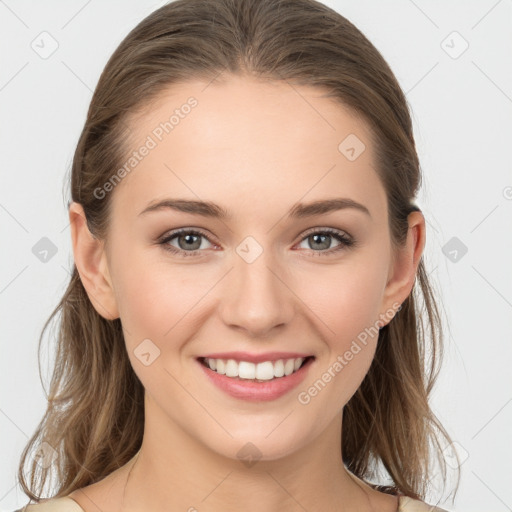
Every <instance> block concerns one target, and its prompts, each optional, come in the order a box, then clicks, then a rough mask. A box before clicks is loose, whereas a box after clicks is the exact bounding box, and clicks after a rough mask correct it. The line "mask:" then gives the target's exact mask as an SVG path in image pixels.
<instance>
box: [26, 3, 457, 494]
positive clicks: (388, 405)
mask: <svg viewBox="0 0 512 512" xmlns="http://www.w3.org/2000/svg"><path fill="white" fill-rule="evenodd" d="M222 72H226V74H227V76H228V77H229V74H238V75H246V76H251V77H256V78H264V79H267V80H268V79H270V80H286V81H288V82H289V83H290V84H295V85H307V86H315V87H318V88H321V89H323V90H324V91H326V96H327V97H330V98H333V99H334V100H335V101H338V102H339V103H340V104H342V105H344V106H346V107H348V108H350V109H352V112H354V113H356V114H358V115H360V116H362V117H363V118H364V119H365V120H366V122H367V123H368V125H369V127H370V129H371V133H372V136H373V139H374V140H373V143H374V147H375V151H376V156H377V168H376V171H377V172H378V175H379V177H380V179H381V180H382V183H383V185H384V187H385V190H386V194H387V201H388V211H389V225H390V232H391V237H392V242H393V244H394V246H395V247H398V246H399V245H401V244H402V243H403V242H404V240H405V239H406V235H407V230H408V222H407V217H408V214H409V213H410V212H412V211H413V210H419V208H418V207H417V206H415V205H414V204H413V200H414V198H415V196H416V193H417V191H418V190H419V187H420V183H421V171H420V165H419V160H418V156H417V153H416V148H415V142H414V138H413V130H412V123H411V118H410V114H409V110H408V105H407V101H406V98H405V96H404V94H403V92H402V90H401V88H400V86H399V84H398V82H397V80H396V78H395V76H394V75H393V73H392V71H391V69H390V68H389V66H388V64H387V63H386V61H385V60H384V58H383V57H382V55H381V54H380V53H379V52H378V50H377V49H376V48H375V47H374V46H373V45H372V44H371V43H370V41H368V39H367V38H366V37H365V36H364V35H363V34H362V33H361V32H360V31H359V30H358V29H357V28H356V27H355V26H354V25H353V24H352V23H350V22H349V21H348V20H347V19H345V18H344V17H343V16H341V15H340V14H338V13H337V12H335V11H334V10H332V9H330V8H328V7H326V6H325V5H323V4H321V3H319V2H317V1H315V0H209V1H204V0H177V1H174V2H172V3H170V4H167V5H165V6H163V7H161V8H160V9H158V10H157V11H155V12H153V13H152V14H150V15H149V16H148V17H147V18H145V19H144V20H142V21H141V22H140V23H139V24H138V25H137V26H136V27H135V28H134V29H133V30H132V31H131V32H130V33H129V34H128V36H127V37H126V38H125V39H124V40H123V41H122V42H121V44H120V45H119V47H118V48H117V49H116V51H115V52H114V53H113V55H112V56H111V58H110V59H109V61H108V63H107V65H106V67H105V69H104V70H103V73H102V74H101V77H100V79H99V82H98V85H97V87H96V90H95V91H94V95H93V97H92V100H91V104H90V107H89V110H88V113H87V119H86V121H85V126H84V128H83V131H82V133H81V136H80V139H79V141H78V145H77V148H76V151H75V154H74V158H73V164H72V169H71V197H72V200H73V201H76V202H78V203H81V204H82V206H83V208H84V212H85V215H86V219H87V224H88V227H89V229H90V231H91V233H92V234H93V235H94V236H95V237H96V238H98V239H106V234H107V228H108V224H109V218H110V217H109V215H110V211H109V208H110V204H111V201H110V196H107V197H106V198H98V197H97V194H95V193H94V191H95V190H96V189H98V188H101V187H102V186H103V185H104V184H105V183H106V181H107V180H108V179H109V178H110V177H111V176H112V174H113V172H114V171H115V170H116V169H118V168H119V166H120V165H122V162H123V161H124V159H125V156H126V155H125V150H126V147H125V146H126V144H125V142H126V140H127V133H128V132H129V119H130V117H129V116H130V114H133V113H134V112H143V111H144V108H146V107H147V106H148V104H149V102H151V101H153V100H154V99H156V98H157V96H158V94H159V93H160V92H162V90H163V89H164V88H168V87H169V86H171V85H172V84H174V83H178V82H186V81H188V80H193V79H201V80H206V81H211V80H215V79H216V78H217V77H218V76H219V74H220V73H222ZM68 206H69V203H68ZM58 313H60V323H59V330H58V337H57V353H56V358H55V366H54V369H53V375H52V379H51V383H50V391H49V394H48V407H47V410H46V413H45V415H44V417H43V418H42V420H41V422H40V424H39V425H38V427H37V430H36V432H35V433H34V435H33V437H32V438H31V439H30V441H29V442H28V444H27V446H26V447H25V449H24V451H23V454H22V456H21V460H20V466H19V470H18V478H19V481H20V483H21V485H22V487H23V489H24V491H25V492H26V494H27V495H28V496H29V497H30V498H31V499H33V500H36V501H39V499H40V498H41V497H42V496H41V492H42V490H43V487H44V485H45V482H46V480H47V478H48V476H51V474H52V467H51V466H48V467H45V466H47V465H43V466H41V464H40V463H38V461H37V460H36V459H35V458H33V459H32V461H31V466H30V484H27V482H26V480H25V477H24V474H23V468H24V466H25V463H26V461H27V459H28V458H29V453H30V451H31V450H32V449H33V448H36V449H38V450H39V449H40V446H41V443H48V445H46V446H47V447H48V446H50V447H51V448H52V449H53V450H55V451H56V453H57V460H56V464H54V466H56V467H55V471H56V474H57V493H56V494H54V496H56V497H60V496H65V495H68V494H69V493H71V492H72V491H74V490H75V489H79V488H82V487H85V486H87V485H89V484H92V483H94V482H97V481H99V480H101V479H103V478H104V477H106V476H107V475H108V474H110V473H111V472H112V471H114V470H115V469H117V468H119V467H121V466H122V465H124V464H125V463H127V462H128V461H129V460H130V459H131V458H132V457H133V456H134V455H135V453H136V452H137V451H138V450H139V448H140V446H141V443H142V436H143V430H144V400H143V398H144V389H143V386H142V384H141V382H140V381H139V380H138V378H137V376H136V375H135V373H134V371H133V370H132V367H131V365H130V361H129V359H128V355H127V353H126V348H125V343H124V337H123V332H122V327H121V323H120V320H119V319H115V320H107V319H105V318H103V317H102V316H101V315H99V314H98V313H97V311H96V310H95V309H94V307H93V306H92V304H91V302H90V300H89V298H88V295H87V293H86V291H85V289H84V287H83V285H82V282H81V280H80V276H79V274H78V271H77V268H76V266H73V271H72V275H71V279H70V282H69V285H68V287H67V289H66V291H65V293H64V296H63V297H62V299H61V301H60V302H59V304H58V305H57V306H56V308H55V309H54V311H53V312H52V314H51V316H50V318H49V319H48V320H47V322H46V323H45V325H44V327H43V330H42V333H41V338H40V340H39V350H40V348H41V339H42V337H43V334H44V332H45V330H46V329H47V327H48V325H49V323H50V321H51V320H52V319H53V318H54V317H56V316H57V314H58ZM425 320H426V321H425ZM427 331H428V332H427ZM442 339H443V336H442V322H441V318H440V314H439V309H438V306H437V304H436V299H435V295H434V292H433V287H432V285H431V283H430V281H429V278H428V276H427V272H426V269H425V265H424V261H423V257H422V259H421V261H420V263H419V267H418V271H417V275H416V279H415V283H414V287H413V290H412V292H411V294H410V295H409V297H408V298H407V299H406V300H405V302H404V303H403V305H402V308H401V309H400V310H399V311H398V313H397V314H396V315H395V317H394V318H393V319H392V321H391V322H390V323H389V324H388V325H386V326H385V327H383V328H382V329H381V330H380V336H379V343H378V346H377V351H376V354H375V357H374V360H373V362H372V365H371V367H370V369H369V371H368V373H367V375H366V377H365V379H364V380H363V382H362V384H361V386H360V387H359V389H358V390H357V392H356V393H355V394H354V395H353V397H352V398H351V399H350V401H349V402H348V403H347V404H346V406H345V408H344V416H343V427H342V430H343V432H342V442H343V445H342V453H343V462H344V463H345V464H346V466H347V468H348V469H349V470H350V471H351V472H353V473H354V474H355V475H356V476H358V477H359V478H363V479H365V478H369V477H370V476H372V474H374V472H375V469H376V465H377V464H382V465H383V467H384V468H385V470H386V471H387V473H388V475H389V477H390V479H391V481H392V483H393V485H389V486H384V485H377V484H374V487H376V488H377V489H379V490H381V491H383V492H390V493H394V494H398V493H401V494H405V495H407V496H409V497H412V498H415V499H425V495H426V493H427V492H428V491H429V489H428V484H429V479H431V478H432V476H433V469H432V468H431V466H430V461H431V451H430V449H431V448H433V449H434V456H435V457H437V458H438V459H439V462H440V463H441V468H442V474H443V480H444V477H445V475H446V465H445V461H444V458H443V456H442V453H441V444H440V438H441V437H442V438H444V440H445V441H446V442H447V444H449V443H451V439H450V437H449V435H448V433H447V432H446V431H445V430H444V428H443V426H442V425H441V424H440V422H439V421H438V419H437V418H436V416H435V415H434V413H433V411H432V410H431V408H430V406H429V396H430V393H431V391H432V388H433V386H434V383H435V381H436V379H437V375H438V372H439V364H440V357H441V356H442ZM427 356H430V360H429V361H428V362H427ZM431 445H432V446H431ZM47 453H48V452H47ZM459 479H460V470H459ZM36 485H37V486H38V487H37V489H36ZM457 487H458V484H457Z"/></svg>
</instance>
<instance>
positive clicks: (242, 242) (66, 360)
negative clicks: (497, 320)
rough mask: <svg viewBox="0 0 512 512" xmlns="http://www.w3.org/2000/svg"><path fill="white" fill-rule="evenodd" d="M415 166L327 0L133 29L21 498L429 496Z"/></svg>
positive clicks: (432, 346)
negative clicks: (48, 489)
mask: <svg viewBox="0 0 512 512" xmlns="http://www.w3.org/2000/svg"><path fill="white" fill-rule="evenodd" d="M420 179H421V175H420V166H419V162H418V156H417V153H416V150H415V143H414V138H413V132H412V126H411V119H410V115H409V111H408V108H407V103H406V100H405V97H404V94H403V92H402V91H401V89H400V86H399V84H398V83H397V80H396V79H395V77H394V75H393V73H392V71H391V70H390V68H389V67H388V65H387V63H386V62H385V60H384V59H383V57H382V56H381V55H380V53H379V52H378V51H377V50H376V49H375V47H374V46H373V45H372V44H371V43H370V42H369V41H368V40H367V39H366V38H365V37H364V35H363V34H362V33H361V32H360V31H359V30H358V29H357V28H356V27H354V25H352V24H351V23H350V22H349V21H348V20H346V19H345V18H343V17H342V16H341V15H340V14H338V13H336V12H335V11H333V10H331V9H330V8H328V7H326V6H324V5H323V4H321V3H318V2H316V1H314V0H210V1H208V2H205V1H203V0H178V1H175V2H172V3H170V4H168V5H165V6H164V7H162V8H160V9H158V10H157V11H155V12H154V13H152V14H151V15H150V16H148V17H147V18H146V19H144V20H143V21H142V22H141V23H140V24H139V25H138V26H137V27H135V28H134V29H133V30H132V31H131V32H130V34H128V36H127V37H126V38H125V40H124V41H123V42H122V43H121V44H120V46H119V47H118V48H117V50H116V51H115V52H114V54H113V55H112V57H111V58H110V60H109V62H108V63H107V66H106V68H105V70H104V71H103V73H102V75H101V77H100V80H99V83H98V85H97V88H96V91H95V92H94V95H93V98H92V101H91V105H90V108H89V112H88V115H87V119H86V122H85V126H84V129H83V132H82V135H81V137H80V140H79V142H78V146H77V149H76V153H75V156H74V160H73V166H72V176H71V197H72V201H71V202H70V204H69V217H70V222H71V230H72V244H73V254H74V261H75V265H74V268H73V275H72V278H71V281H70V283H69V286H68V289H67V290H66V292H65V295H64V297H63V298H62V300H61V302H60V303H59V305H58V306H57V308H56V309H55V311H54V312H53V314H52V317H51V318H53V317H54V316H56V315H57V313H60V319H59V320H60V332H59V338H58V351H57V354H56V362H55V371H54V374H53V379H52V385H51V390H50V396H49V403H48V410H47V412H46V414H45V416H44V418H43V419H42V421H41V424H40V425H39V427H38V429H37V432H36V433H35V434H34V436H33V438H32V439H31V440H30V442H29V444H28V446H27V447H26V449H25V450H24V452H23V455H22V460H21V464H20V470H19V479H20V482H21V484H22V486H23V489H24V490H25V492H26V493H27V495H28V496H29V497H30V498H31V500H34V501H36V502H39V504H32V505H28V506H27V507H25V508H24V509H23V510H26V511H27V512H46V511H58V510H66V511H76V512H96V511H108V512H126V511H134V512H142V511H147V510H151V511H154V512H160V511H164V510H165V511H170V510H172V511H174V510H182V511H190V512H192V511H212V512H214V511H215V512H216V511H221V510H222V511H226V510H235V509H236V510H243V511H244V512H247V511H248V512H252V511H262V510H264V511H277V510H280V511H281V510H286V511H299V510H301V511H302V510H308V511H313V510H329V511H340V512H341V511H345V512H355V511H357V512H363V511H368V512H369V511H379V512H395V511H402V512H404V511H405V512H413V511H427V510H429V511H441V510H443V509H441V508H438V507H435V506H431V505H429V504H427V503H426V502H425V501H424V500H425V497H426V494H427V492H428V491H429V484H430V480H431V479H433V478H437V476H438V475H436V474H435V473H434V472H433V471H432V469H431V468H432V466H431V462H432V459H434V458H437V459H439V462H440V463H441V468H442V470H443V471H442V477H444V475H445V467H444V460H443V458H442V453H441V450H442V448H443V447H444V446H445V445H447V444H448V443H450V441H451V440H450V438H449V435H448V434H447V432H446V431H445V430H444V429H443V427H442V425H441V424H440V423H439V421H438V420H437V418H436V417H435V415H434V414H433V412H432V410H431V408H430V406H429V393H430V391H431V389H432V386H433V384H434V382H435V378H436V375H437V371H438V362H439V351H440V350H441V347H442V345H441V341H442V338H441V330H440V327H441V325H440V317H439V313H438V307H437V305H436V300H435V297H434V294H433V292H432V287H431V285H430V283H429V280H428V278H427V272H426V268H425V264H424V261H423V257H422V253H423V249H424V246H425V240H426V231H425V219H424V217H423V215H422V213H421V210H420V208H419V207H418V206H417V205H415V204H414V200H415V197H416V194H417V191H418V189H419V186H420ZM422 311H423V312H424V314H425V317H422V316H421V314H420V313H421V312H422ZM51 318H50V319H49V321H50V320H51ZM49 321H48V322H49ZM48 322H47V324H46V325H45V329H46V327H47V326H48ZM43 332H44V330H43ZM427 354H428V355H429V359H428V360H429V363H428V364H426V355H427ZM431 447H433V448H434V450H433V451H432V452H431V450H430V448H431ZM34 450H36V451H37V453H38V456H37V457H35V456H33V455H32V454H33V452H34ZM29 458H30V460H29ZM26 463H30V464H29V465H30V483H29V482H28V480H27V479H26V478H25V475H24V466H25V465H26ZM51 470H55V474H56V476H57V483H58V488H57V493H55V494H54V495H53V498H51V499H49V500H45V501H42V500H41V496H42V490H43V487H44V483H45V481H46V479H47V477H48V476H49V475H50V474H51ZM382 471H383V472H384V473H385V476H383V475H382Z"/></svg>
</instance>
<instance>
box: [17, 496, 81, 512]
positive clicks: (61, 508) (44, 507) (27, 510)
mask: <svg viewBox="0 0 512 512" xmlns="http://www.w3.org/2000/svg"><path fill="white" fill-rule="evenodd" d="M19 512H84V510H83V509H82V507H80V505H78V503H77V502H76V501H74V500H72V499H71V498H68V497H67V496H64V497H62V498H51V499H48V500H41V501H40V502H39V503H36V504H33V505H27V506H26V507H23V508H21V509H19Z"/></svg>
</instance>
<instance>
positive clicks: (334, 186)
mask: <svg viewBox="0 0 512 512" xmlns="http://www.w3.org/2000/svg"><path fill="white" fill-rule="evenodd" d="M324 95H325V90H322V89H319V88H315V87H309V86H297V85H292V84H290V83H288V82H286V81H280V82H275V81H274V82H265V81H261V80H256V79H251V78H242V77H232V78H230V79H229V80H226V81H224V82H220V83H215V82H214V83H210V84H208V83H207V82H200V81H198V82H187V83H181V84H174V85H173V86H172V87H169V88H168V89H166V90H164V91H163V92H162V93H161V94H160V95H159V96H158V97H157V99H156V101H154V102H153V103H152V104H151V105H150V106H148V107H146V108H145V109H143V110H141V111H139V112H137V113H136V114H135V115H133V116H132V117H131V118H130V119H129V120H128V124H129V127H130V129H131V137H130V143H129V145H128V147H127V153H126V160H125V161H124V162H123V163H122V165H124V167H125V169H126V170H127V171H128V172H126V173H124V175H125V177H124V178H123V179H122V180H121V182H120V184H119V185H117V187H116V189H115V191H114V192H115V193H114V197H113V198H112V199H113V201H114V203H115V205H114V210H117V211H120V210H122V209H123V208H124V209H126V208H127V207H128V206H129V209H130V211H132V212H135V211H136V212H137V213H138V212H140V211H141V210H142V209H144V207H145V206H146V205H147V204H148V203H149V202H150V201H154V200H157V199H163V198H167V197H180V198H190V199H200V200H212V201H215V202H217V203H219V204H221V205H226V208H227V209H229V211H230V212H233V213H234V214H235V215H236V214H238V213H239V214H241V215H246V214H247V215H249V214H251V213H254V214H255V215H261V214H262V213H264V212H266V211H269V210H271V209H272V208H273V207H274V206H276V205H277V206H281V207H284V206H286V205H288V206H291V205H292V204H294V203H296V202H299V201H304V202H309V201H314V200H316V199H324V198H329V197H341V196H343V197H350V198H351V199H354V200H356V201H359V202H362V203H363V204H365V205H366V206H367V207H368V208H369V209H370V210H371V211H372V210H373V211H375V213H376V214H379V210H382V208H385V204H386V200H385V193H384V189H383V188H382V185H381V183H380V180H379V178H378V176H377V174H376V172H375V162H374V157H373V147H372V142H371V140H370V137H371V132H370V130H369V128H368V126H367V124H366V123H365V121H364V120H363V119H361V118H359V117H357V116H356V115H354V113H353V112H351V111H350V110H349V109H348V108H346V107H344V106H343V105H341V104H340V103H338V102H335V101H334V100H333V99H332V98H326V97H323V96H324ZM143 147H146V148H147V149H146V150H143V149H142V148H143ZM134 152H136V153H138V155H137V158H136V159H135V157H133V156H132V157H130V155H133V154H134ZM141 153H144V156H141ZM130 158H131V163H129V164H128V161H129V159H130ZM126 164H128V165H126ZM275 211H276V210H274V212H275ZM380 213H382V212H380Z"/></svg>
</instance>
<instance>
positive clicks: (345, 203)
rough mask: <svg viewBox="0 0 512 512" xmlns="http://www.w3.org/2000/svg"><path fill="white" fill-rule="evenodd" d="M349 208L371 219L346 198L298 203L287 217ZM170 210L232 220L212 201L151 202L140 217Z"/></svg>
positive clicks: (359, 205) (172, 200)
mask: <svg viewBox="0 0 512 512" xmlns="http://www.w3.org/2000/svg"><path fill="white" fill-rule="evenodd" d="M349 208H350V209H355V210H358V211H360V212H363V213H364V214H366V215H368V216H369V217H371V214H370V211H369V210H368V208H367V207H366V206H364V205H362V204H361V203H358V202H357V201H354V200H353V199H349V198H346V197H342V198H334V199H323V200H319V201H313V202H312V203H297V204H295V205H294V206H293V207H292V208H291V210H290V211H289V213H288V215H287V217H288V218H295V219H302V218H306V217H313V216H315V215H323V214H326V213H331V212H334V211H338V210H346V209H349ZM168 209H170V210H175V211H178V212H184V213H191V214H194V215H201V216H203V217H211V218H215V219H231V218H232V214H231V213H230V212H229V211H227V210H225V209H224V208H222V207H221V206H219V205H218V204H215V203H212V202H211V201H195V200H192V199H163V200H161V201H157V202H151V203H150V204H149V205H148V206H147V207H146V208H145V209H144V210H142V211H141V212H140V213H139V216H140V215H144V214H146V213H150V212H155V211H161V210H168Z"/></svg>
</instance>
